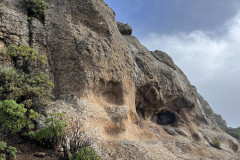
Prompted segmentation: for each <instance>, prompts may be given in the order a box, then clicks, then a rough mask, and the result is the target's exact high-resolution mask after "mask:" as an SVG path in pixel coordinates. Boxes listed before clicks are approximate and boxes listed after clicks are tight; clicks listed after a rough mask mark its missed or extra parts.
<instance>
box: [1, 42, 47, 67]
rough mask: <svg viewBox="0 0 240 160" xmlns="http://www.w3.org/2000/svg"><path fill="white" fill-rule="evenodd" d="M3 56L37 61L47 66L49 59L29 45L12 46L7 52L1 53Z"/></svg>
mask: <svg viewBox="0 0 240 160" xmlns="http://www.w3.org/2000/svg"><path fill="white" fill-rule="evenodd" d="M1 54H2V55H3V56H11V57H18V56H21V57H22V58H23V59H24V60H27V61H36V62H38V63H40V64H46V61H47V57H46V56H45V55H42V54H40V53H38V51H37V50H36V49H34V45H33V47H30V46H29V45H28V44H25V45H20V46H16V45H10V46H8V47H7V49H6V52H1Z"/></svg>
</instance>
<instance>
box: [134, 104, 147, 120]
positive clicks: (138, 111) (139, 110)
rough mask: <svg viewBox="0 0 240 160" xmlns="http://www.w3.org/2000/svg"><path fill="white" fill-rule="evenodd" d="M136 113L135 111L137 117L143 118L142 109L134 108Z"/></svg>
mask: <svg viewBox="0 0 240 160" xmlns="http://www.w3.org/2000/svg"><path fill="white" fill-rule="evenodd" d="M136 111H137V114H138V116H139V117H141V118H143V119H144V118H145V113H144V109H142V108H138V107H137V108H136Z"/></svg>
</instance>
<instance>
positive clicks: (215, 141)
mask: <svg viewBox="0 0 240 160" xmlns="http://www.w3.org/2000/svg"><path fill="white" fill-rule="evenodd" d="M211 145H212V146H213V147H214V148H218V149H220V146H221V141H220V139H219V138H218V137H214V138H213V140H212V143H211Z"/></svg>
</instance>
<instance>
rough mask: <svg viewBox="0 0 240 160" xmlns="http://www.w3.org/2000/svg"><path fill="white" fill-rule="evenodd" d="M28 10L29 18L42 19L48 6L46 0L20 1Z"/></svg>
mask: <svg viewBox="0 0 240 160" xmlns="http://www.w3.org/2000/svg"><path fill="white" fill-rule="evenodd" d="M20 1H21V2H22V3H23V4H24V6H26V8H27V9H28V14H29V17H35V18H38V19H42V18H43V17H44V14H45V10H46V8H47V6H48V4H47V3H46V2H45V1H44V0H20Z"/></svg>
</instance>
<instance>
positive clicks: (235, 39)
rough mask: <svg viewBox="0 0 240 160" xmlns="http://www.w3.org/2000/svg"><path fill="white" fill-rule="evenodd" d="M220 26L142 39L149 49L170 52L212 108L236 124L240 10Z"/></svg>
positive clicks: (239, 122)
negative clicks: (209, 30)
mask: <svg viewBox="0 0 240 160" xmlns="http://www.w3.org/2000/svg"><path fill="white" fill-rule="evenodd" d="M219 30H221V32H220V31H216V32H215V33H213V32H207V31H201V30H196V31H192V32H190V33H184V32H182V33H175V34H171V35H162V34H158V33H150V34H149V35H148V36H147V37H145V38H143V39H141V40H140V41H141V42H142V43H143V44H144V45H145V46H146V47H147V48H149V49H150V50H157V49H158V50H162V51H165V52H166V53H168V54H169V55H170V56H171V57H172V58H173V60H174V61H175V63H176V64H177V65H178V66H179V67H180V68H181V69H182V70H183V71H184V72H185V74H186V75H187V76H188V78H189V79H190V81H191V82H192V84H193V85H196V86H197V88H198V90H199V92H200V93H201V94H203V96H204V97H205V98H206V99H207V101H209V102H210V105H211V106H212V107H213V109H214V110H215V111H216V112H217V113H220V114H222V115H223V117H224V118H225V119H226V120H227V121H228V124H229V125H231V126H234V127H237V126H240V116H239V113H240V104H239V101H238V99H240V12H239V13H238V14H237V15H236V16H235V17H233V18H232V19H230V20H229V21H228V22H227V23H225V24H223V26H220V27H219Z"/></svg>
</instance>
